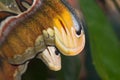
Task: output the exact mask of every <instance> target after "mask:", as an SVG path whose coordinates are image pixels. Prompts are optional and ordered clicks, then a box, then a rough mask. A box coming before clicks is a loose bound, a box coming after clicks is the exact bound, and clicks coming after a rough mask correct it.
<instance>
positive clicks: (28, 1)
mask: <svg viewBox="0 0 120 80" xmlns="http://www.w3.org/2000/svg"><path fill="white" fill-rule="evenodd" d="M15 1H16V3H17V5H18V7H19V9H20V10H21V11H22V12H24V11H26V10H27V8H26V7H25V6H24V5H23V4H22V2H25V3H27V4H28V5H30V6H31V5H32V3H33V1H34V0H15Z"/></svg>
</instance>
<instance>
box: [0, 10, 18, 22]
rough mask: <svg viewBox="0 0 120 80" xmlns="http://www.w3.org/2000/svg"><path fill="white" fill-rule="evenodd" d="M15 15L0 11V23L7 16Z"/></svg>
mask: <svg viewBox="0 0 120 80" xmlns="http://www.w3.org/2000/svg"><path fill="white" fill-rule="evenodd" d="M16 15H17V14H15V13H11V12H8V11H0V23H1V22H2V21H3V20H4V19H6V18H7V17H9V16H16Z"/></svg>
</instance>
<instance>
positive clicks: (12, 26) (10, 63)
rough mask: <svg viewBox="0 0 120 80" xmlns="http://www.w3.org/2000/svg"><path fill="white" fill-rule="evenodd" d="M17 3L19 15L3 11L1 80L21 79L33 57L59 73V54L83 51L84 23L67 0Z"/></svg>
mask: <svg viewBox="0 0 120 80" xmlns="http://www.w3.org/2000/svg"><path fill="white" fill-rule="evenodd" d="M15 1H16V3H17V5H18V7H19V9H20V10H21V13H20V14H16V13H13V12H9V11H0V63H1V64H3V65H0V68H3V70H2V71H3V72H4V74H2V71H0V80H20V79H21V75H22V74H23V73H24V72H25V70H26V68H27V64H28V63H29V61H30V60H31V59H33V58H39V59H41V60H42V61H43V62H44V63H45V64H46V65H47V66H48V67H49V69H51V70H54V71H58V70H60V69H61V56H60V53H62V54H63V55H66V56H74V55H77V54H79V53H80V52H81V51H82V50H83V48H84V45H85V34H84V30H83V25H82V22H81V20H80V19H79V16H78V12H76V10H75V8H73V7H71V5H70V4H69V3H68V2H67V1H66V0H15ZM28 6H29V8H28ZM6 68H7V70H6ZM11 71H12V72H11ZM9 72H11V74H7V73H9Z"/></svg>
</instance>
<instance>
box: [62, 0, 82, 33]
mask: <svg viewBox="0 0 120 80" xmlns="http://www.w3.org/2000/svg"><path fill="white" fill-rule="evenodd" d="M61 2H62V3H63V4H64V5H65V6H66V7H67V8H68V10H69V11H70V12H71V14H72V15H73V17H74V18H75V19H76V21H77V23H78V25H79V30H76V34H77V35H80V34H81V30H82V29H83V26H82V21H81V20H80V19H79V17H78V15H77V14H76V11H75V9H74V8H73V7H72V6H71V5H70V4H69V3H68V2H67V0H61Z"/></svg>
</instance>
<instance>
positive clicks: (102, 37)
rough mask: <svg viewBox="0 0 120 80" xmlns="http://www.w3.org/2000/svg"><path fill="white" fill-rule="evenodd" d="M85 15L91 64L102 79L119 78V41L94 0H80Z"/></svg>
mask: <svg viewBox="0 0 120 80" xmlns="http://www.w3.org/2000/svg"><path fill="white" fill-rule="evenodd" d="M80 6H81V8H82V11H83V14H84V16H85V19H86V22H87V25H88V33H89V37H90V45H91V51H92V59H93V64H94V66H95V68H96V70H97V72H98V73H99V75H100V77H101V79H102V80H119V79H120V62H119V56H120V41H119V40H118V39H117V37H116V35H115V32H114V30H113V28H112V27H111V25H110V23H109V22H108V20H107V17H106V16H105V15H104V14H103V12H102V10H101V9H100V8H99V7H98V5H97V3H95V0H80Z"/></svg>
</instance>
